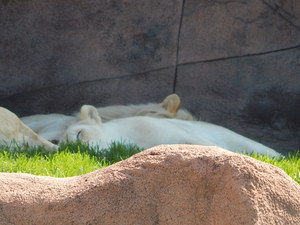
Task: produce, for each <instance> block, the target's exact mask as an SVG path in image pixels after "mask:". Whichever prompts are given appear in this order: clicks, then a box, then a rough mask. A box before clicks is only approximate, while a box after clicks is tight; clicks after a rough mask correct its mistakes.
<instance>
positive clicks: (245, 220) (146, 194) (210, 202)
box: [0, 145, 300, 225]
mask: <svg viewBox="0 0 300 225" xmlns="http://www.w3.org/2000/svg"><path fill="white" fill-rule="evenodd" d="M0 186H1V192H0V225H4V224H5V225H7V224H18V225H19V224H24V225H25V224H26V225H28V224H38V225H42V224H56V225H57V224H63V225H67V224H80V225H82V224H90V225H92V224H108V225H112V224H128V225H133V224H138V225H142V224H163V225H166V224H170V225H176V224H205V225H210V224H217V225H222V224H224V225H225V224H226V225H228V224H231V225H234V224H249V225H250V224H285V225H286V224H300V185H298V184H297V183H296V182H294V181H293V180H292V179H291V178H290V177H289V176H288V175H287V174H286V173H284V172H283V171H282V170H280V169H278V168H277V167H274V166H272V165H269V164H266V163H263V162H260V161H257V160H255V159H252V158H250V157H247V156H243V155H240V154H236V153H232V152H229V151H226V150H223V149H220V148H216V147H204V146H191V145H166V146H158V147H154V148H151V149H149V150H145V151H143V152H141V153H140V154H137V155H135V156H133V157H131V158H129V159H127V160H125V161H122V162H120V163H117V164H114V165H112V166H110V167H107V168H105V169H101V170H98V171H95V172H92V173H89V174H86V175H83V176H79V177H71V178H51V177H42V176H33V175H28V174H7V173H1V174H0Z"/></svg>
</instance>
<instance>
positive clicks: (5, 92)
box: [0, 0, 300, 152]
mask: <svg viewBox="0 0 300 225" xmlns="http://www.w3.org/2000/svg"><path fill="white" fill-rule="evenodd" d="M299 15H300V2H299V1H298V0H286V1H279V0H264V1H260V0H253V1H243V0H237V1H227V0H220V1H206V0H200V1H199V0H185V1H183V0H181V1H180V0H165V1H159V0H148V1H139V0H133V1H127V0H119V1H107V0H92V1H89V2H83V1H79V0H72V1H71V0H65V1H59V0H53V1H47V0H39V1H37V0H28V1H12V0H4V1H3V2H2V3H1V5H0V30H1V32H0V40H1V41H0V52H1V56H0V105H1V106H3V107H6V108H8V109H9V110H11V111H13V112H15V113H16V114H17V115H18V116H24V115H29V114H36V113H49V112H63V113H69V112H71V111H73V110H77V109H79V107H80V106H81V105H82V104H93V105H96V106H100V105H102V106H104V105H110V104H127V103H145V102H149V101H160V100H161V99H163V98H164V97H165V96H166V95H168V94H170V93H172V92H176V93H178V94H179V95H180V96H182V100H183V103H184V106H185V107H187V108H188V109H190V110H192V111H193V113H194V114H195V115H196V116H200V117H201V118H202V119H204V120H207V121H210V122H214V123H217V124H219V125H223V126H226V127H228V128H230V129H233V130H235V131H237V132H239V133H242V134H243V135H246V136H248V137H250V138H253V139H255V140H257V141H260V142H262V143H264V144H266V145H269V146H270V147H273V148H275V149H277V150H278V151H280V152H284V151H286V152H287V151H291V150H295V149H299V148H300V140H299V136H300V119H299V116H298V114H297V112H298V111H299V108H300V105H299V104H300V103H299V102H300V91H299V90H300V87H299V83H300V77H299V64H300V61H299V60H300V38H299V37H300V17H299ZM28 106H30V107H28Z"/></svg>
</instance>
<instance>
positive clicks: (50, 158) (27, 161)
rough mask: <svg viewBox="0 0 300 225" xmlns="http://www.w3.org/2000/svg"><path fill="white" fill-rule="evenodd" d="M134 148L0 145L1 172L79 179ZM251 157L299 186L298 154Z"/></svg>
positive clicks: (126, 155)
mask: <svg viewBox="0 0 300 225" xmlns="http://www.w3.org/2000/svg"><path fill="white" fill-rule="evenodd" d="M140 151H141V149H139V148H138V147H137V146H134V145H123V144H121V143H112V144H111V146H110V147H109V148H108V149H103V150H101V149H98V148H91V147H89V146H88V145H85V144H83V143H79V142H77V143H65V144H62V145H60V148H59V150H58V151H57V152H55V153H49V152H46V151H45V150H44V149H43V148H29V147H28V146H19V147H9V146H0V172H22V173H30V174H35V175H45V176H52V177H70V176H78V175H82V174H85V173H89V172H91V171H94V170H97V169H100V168H104V167H106V166H109V165H111V164H113V163H116V162H118V161H121V160H124V159H127V158H128V157H130V156H132V155H134V154H136V153H138V152H140ZM251 157H253V158H255V159H258V160H260V161H264V162H266V163H270V164H273V165H275V166H277V167H279V168H281V169H283V170H284V171H285V172H286V173H287V174H288V175H289V176H291V177H292V178H293V179H294V180H295V181H296V182H298V183H299V184H300V152H295V153H293V154H289V155H288V156H286V157H281V158H270V157H268V156H265V155H258V154H253V155H251Z"/></svg>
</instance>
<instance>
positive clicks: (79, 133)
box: [76, 130, 82, 140]
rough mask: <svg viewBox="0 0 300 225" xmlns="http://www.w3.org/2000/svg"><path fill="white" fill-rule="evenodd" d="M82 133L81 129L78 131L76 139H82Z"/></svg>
mask: <svg viewBox="0 0 300 225" xmlns="http://www.w3.org/2000/svg"><path fill="white" fill-rule="evenodd" d="M81 133H82V130H80V131H79V132H78V133H77V135H76V139H77V140H78V139H80V136H81Z"/></svg>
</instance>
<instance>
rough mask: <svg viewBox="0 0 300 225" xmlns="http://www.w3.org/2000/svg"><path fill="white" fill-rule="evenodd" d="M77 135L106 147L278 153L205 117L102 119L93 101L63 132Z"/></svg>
mask: <svg viewBox="0 0 300 225" xmlns="http://www.w3.org/2000/svg"><path fill="white" fill-rule="evenodd" d="M78 139H79V140H82V141H84V142H87V143H89V144H90V145H92V146H93V145H94V146H100V147H102V148H107V147H108V146H109V144H110V143H112V142H123V143H125V144H126V143H128V144H136V145H137V146H139V147H141V148H149V147H152V146H155V145H160V144H197V145H209V146H219V147H222V148H224V149H227V150H230V151H234V152H254V153H259V154H268V155H270V156H279V153H277V152H276V151H275V150H273V149H271V148H268V147H266V146H264V145H262V144H260V143H258V142H255V141H253V140H251V139H249V138H246V137H244V136H242V135H239V134H237V133H235V132H233V131H231V130H229V129H226V128H224V127H221V126H217V125H214V124H211V123H206V122H202V121H185V120H178V119H166V118H164V119H162V118H153V117H142V116H135V117H128V118H121V119H115V120H111V121H109V122H106V123H102V120H101V118H100V116H99V113H98V110H97V109H96V108H95V107H93V106H90V105H84V106H82V108H81V110H80V121H79V122H77V123H75V124H72V125H70V127H69V128H68V129H67V131H66V134H65V135H64V140H69V141H75V140H78Z"/></svg>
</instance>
